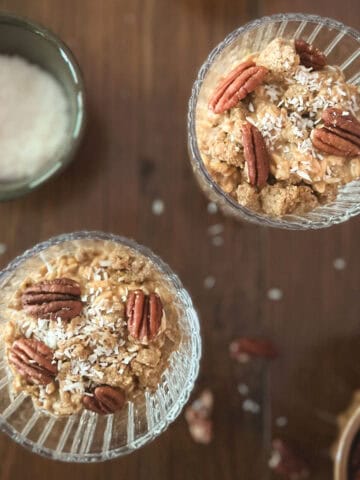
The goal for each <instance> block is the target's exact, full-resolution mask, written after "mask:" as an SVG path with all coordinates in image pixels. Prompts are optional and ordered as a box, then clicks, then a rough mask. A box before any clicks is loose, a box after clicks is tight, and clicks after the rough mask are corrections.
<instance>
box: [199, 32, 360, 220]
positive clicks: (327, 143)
mask: <svg viewBox="0 0 360 480" xmlns="http://www.w3.org/2000/svg"><path fill="white" fill-rule="evenodd" d="M232 55H233V54H232ZM232 58H233V57H232ZM224 73H225V75H224V76H223V78H222V79H221V78H220V80H219V77H218V76H217V78H216V81H217V82H218V83H217V84H216V81H215V82H214V84H215V87H214V86H210V85H206V86H204V93H203V94H202V95H201V96H200V99H199V102H198V105H197V118H196V120H197V137H198V144H199V149H200V152H201V155H202V158H203V161H204V164H205V166H206V168H207V169H208V171H209V173H210V174H211V176H212V177H213V179H214V181H215V182H217V183H218V184H219V186H220V187H221V188H222V190H223V191H224V192H226V193H227V194H229V195H231V196H232V197H233V198H234V199H236V200H237V201H238V203H239V204H241V205H243V206H245V207H247V208H249V209H251V210H254V211H257V212H262V213H265V214H267V215H269V216H274V217H278V216H283V215H286V214H289V213H304V212H306V211H310V210H312V209H314V208H315V207H317V206H318V205H321V204H324V203H327V202H329V201H331V200H333V199H335V198H336V195H337V192H338V187H339V186H341V185H343V184H345V183H348V182H350V181H352V180H354V179H357V178H359V177H360V122H359V119H360V91H359V88H357V87H356V86H355V85H351V84H349V83H346V81H345V78H344V75H343V73H342V72H341V70H340V69H339V68H338V67H336V66H330V65H327V61H326V57H325V55H324V54H323V53H322V52H321V51H319V50H318V49H316V48H315V47H313V46H311V45H309V44H308V43H306V42H304V41H303V40H296V41H294V40H287V39H284V38H276V39H275V40H273V41H272V42H271V43H269V45H268V46H267V47H266V48H264V50H262V51H260V52H258V53H256V54H252V55H250V56H248V57H246V58H238V59H237V60H235V61H234V62H232V64H231V65H230V67H229V72H227V71H226V72H224Z"/></svg>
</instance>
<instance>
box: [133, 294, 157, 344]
mask: <svg viewBox="0 0 360 480" xmlns="http://www.w3.org/2000/svg"><path fill="white" fill-rule="evenodd" d="M162 313H163V306H162V303H161V300H160V297H159V296H158V295H157V294H156V293H150V295H145V293H144V292H143V291H142V290H134V291H133V292H130V293H129V296H128V298H127V302H126V316H127V319H128V330H129V333H130V335H131V336H133V337H134V338H136V339H138V340H140V342H144V343H147V342H148V341H149V340H152V339H153V338H154V337H155V336H156V335H157V333H158V331H159V329H160V326H161V317H162Z"/></svg>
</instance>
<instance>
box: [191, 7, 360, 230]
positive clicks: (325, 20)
mask: <svg viewBox="0 0 360 480" xmlns="http://www.w3.org/2000/svg"><path fill="white" fill-rule="evenodd" d="M282 21H308V22H312V23H317V24H322V25H325V26H328V27H330V28H333V29H337V30H339V31H343V32H345V34H346V35H349V36H350V37H352V38H354V40H356V41H357V42H359V43H360V32H359V31H357V30H356V29H354V28H352V27H349V26H347V25H345V24H344V23H342V22H340V21H338V20H335V19H333V18H329V17H322V16H320V15H313V14H307V13H277V14H274V15H268V16H264V17H260V18H256V19H254V20H251V21H249V22H247V23H246V24H244V25H242V26H240V27H238V28H236V29H235V30H233V31H232V32H230V33H229V34H227V35H226V37H225V38H224V39H223V40H222V41H221V42H219V43H218V44H217V45H216V46H215V47H214V48H213V49H212V50H211V52H210V53H209V55H208V56H207V58H206V59H205V61H204V62H203V63H202V65H201V67H200V69H199V71H198V73H197V76H196V79H195V81H194V83H193V86H192V90H191V96H190V99H189V102H188V114H187V137H188V148H189V150H190V155H191V161H193V162H194V163H195V164H196V166H197V167H198V168H199V173H200V175H201V176H202V178H203V179H204V180H205V182H206V183H207V185H209V187H210V188H211V190H212V191H214V193H215V195H216V197H217V198H218V200H219V201H220V200H221V199H224V200H225V203H226V206H227V207H229V208H230V209H231V211H232V213H236V214H239V215H240V216H241V217H242V219H243V220H247V221H250V222H252V223H255V224H258V225H260V224H261V225H264V226H268V227H274V228H281V229H289V230H292V229H296V230H298V229H301V230H311V229H318V228H326V227H330V226H332V225H336V224H338V223H342V222H344V221H346V220H349V219H350V218H351V217H353V216H355V215H358V214H359V213H360V211H359V210H355V211H352V210H351V211H347V212H346V213H344V212H343V213H342V214H341V215H337V217H336V218H335V219H332V220H331V221H329V222H326V223H325V222H317V221H315V220H309V219H306V222H307V225H306V226H305V225H303V226H301V227H299V224H298V223H295V222H292V221H291V220H289V217H291V214H289V215H286V216H284V217H278V218H277V217H274V218H272V217H270V216H267V215H265V214H261V213H258V212H255V211H254V210H251V209H249V208H246V207H244V206H242V205H240V204H239V203H238V202H236V201H235V200H234V199H233V198H232V197H231V196H230V195H228V194H227V193H226V192H224V191H223V190H222V189H221V187H220V186H219V185H218V184H217V182H215V181H214V180H213V179H212V177H211V175H210V173H209V172H208V171H207V169H206V167H205V165H204V162H203V159H202V156H201V154H200V149H199V146H198V141H197V134H196V106H197V102H198V98H199V94H200V91H201V87H202V84H203V82H204V80H205V77H206V75H207V73H208V71H209V69H210V68H211V66H212V63H213V62H214V61H215V59H216V57H218V56H219V55H220V54H221V53H222V52H223V51H224V49H225V48H226V47H228V46H229V45H230V44H231V43H232V42H233V41H234V40H235V39H236V38H238V37H239V36H240V35H241V34H243V33H245V32H247V31H250V30H253V29H255V28H256V27H259V26H262V25H264V24H269V23H276V22H282ZM355 182H356V183H359V185H360V180H355V181H354V182H352V183H355ZM345 186H346V185H345ZM345 186H344V187H345ZM330 205H332V203H329V204H327V205H326V206H330ZM317 208H321V206H320V207H317ZM316 210H317V209H315V210H313V211H312V212H316ZM309 213H311V212H309ZM299 217H301V215H299Z"/></svg>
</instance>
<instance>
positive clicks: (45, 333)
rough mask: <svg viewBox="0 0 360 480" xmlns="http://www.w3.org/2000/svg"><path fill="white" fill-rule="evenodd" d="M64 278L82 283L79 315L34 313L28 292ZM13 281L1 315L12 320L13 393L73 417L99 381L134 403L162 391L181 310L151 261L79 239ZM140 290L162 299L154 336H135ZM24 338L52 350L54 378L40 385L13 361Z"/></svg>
mask: <svg viewBox="0 0 360 480" xmlns="http://www.w3.org/2000/svg"><path fill="white" fill-rule="evenodd" d="M56 248H57V249H59V247H56ZM20 270H21V269H20ZM59 278H66V279H70V280H72V281H75V282H76V283H77V284H78V285H79V286H80V290H81V302H82V310H81V312H80V314H78V315H77V316H76V317H75V318H72V319H69V320H63V319H61V318H54V319H49V318H46V317H47V315H44V316H45V318H42V317H41V316H40V317H39V316H34V315H33V312H31V310H30V311H29V310H28V309H26V308H25V307H24V300H23V299H24V292H25V291H28V290H29V286H34V285H38V284H39V282H42V283H40V285H43V282H44V281H45V284H46V282H48V281H52V280H54V279H59ZM14 284H15V291H11V289H10V291H9V292H7V295H8V298H9V302H8V305H7V308H6V311H5V313H3V312H2V315H6V316H7V317H6V318H8V319H9V321H8V323H7V324H6V325H5V327H4V329H3V339H4V340H5V346H6V352H7V359H8V364H9V367H10V371H11V373H12V375H13V381H12V384H11V385H12V386H11V389H12V392H13V393H15V394H16V393H18V392H20V391H25V392H27V393H28V394H30V395H31V396H32V398H33V401H34V403H35V405H36V406H37V407H40V408H42V409H45V410H48V411H50V412H52V413H55V414H57V415H69V414H72V413H75V412H77V411H79V410H81V409H82V408H83V399H84V398H85V397H86V396H88V397H92V395H93V392H94V389H95V388H96V387H97V386H104V385H106V386H111V387H114V388H115V389H116V390H117V391H120V392H122V393H121V394H123V395H124V397H125V398H126V399H130V400H131V399H133V398H134V397H135V396H136V395H137V394H138V393H139V392H143V391H144V390H146V389H149V390H154V389H156V387H157V386H158V384H159V383H160V381H161V376H162V374H163V372H164V370H165V369H166V367H167V364H168V359H169V356H170V354H171V352H172V351H173V350H174V349H176V348H177V346H178V344H179V341H180V333H179V327H178V323H177V321H178V316H179V310H178V307H177V306H176V302H175V293H174V291H172V287H171V286H170V285H169V284H168V283H167V281H165V280H164V277H163V274H162V273H161V272H160V271H159V270H158V269H157V268H156V267H155V266H154V264H153V263H152V262H151V261H150V260H148V259H146V258H145V257H143V256H141V255H140V254H138V253H136V252H134V251H133V250H131V249H129V248H127V247H124V246H121V245H118V244H116V243H113V242H108V241H92V242H90V241H81V240H78V241H74V242H72V248H71V253H64V250H62V251H61V249H60V250H59V251H56V250H55V251H54V252H53V253H52V252H51V249H50V250H49V251H45V252H43V253H42V254H41V261H37V263H35V264H34V265H30V266H29V265H28V266H27V275H26V276H24V278H20V280H19V281H18V282H17V283H16V282H15V283H14ZM138 290H142V291H143V292H144V294H145V296H146V295H148V294H152V295H156V298H158V299H160V301H161V304H162V312H161V317H160V318H161V321H160V326H159V329H158V331H157V332H156V335H155V336H154V337H153V338H151V339H147V338H141V336H140V338H134V337H132V336H131V335H130V333H129V329H128V321H129V319H128V318H127V312H126V304H127V300H128V297H129V295H130V293H131V292H133V291H138ZM32 295H33V294H32ZM38 298H40V299H41V300H43V297H38ZM54 298H55V297H54ZM69 298H70V297H69ZM71 301H72V300H71ZM36 308H38V306H36ZM65 311H66V310H64V312H65ZM29 312H30V313H29ZM24 338H26V339H35V340H38V341H41V342H42V343H43V344H45V345H46V346H47V347H48V348H50V349H51V352H52V355H53V357H52V358H53V360H52V364H53V365H55V366H56V368H57V374H56V376H54V378H53V379H52V381H51V382H49V383H47V384H44V385H38V384H35V383H34V382H32V381H31V378H30V379H29V378H28V377H27V376H26V375H22V374H19V371H18V369H17V368H16V366H14V364H13V363H12V362H11V359H10V357H11V349H12V348H13V344H14V341H16V340H18V339H24ZM32 363H34V361H32ZM30 364H31V361H30ZM90 400H91V398H90ZM90 409H91V408H90ZM102 413H104V412H102ZM107 413H109V412H107ZM110 413H111V412H110Z"/></svg>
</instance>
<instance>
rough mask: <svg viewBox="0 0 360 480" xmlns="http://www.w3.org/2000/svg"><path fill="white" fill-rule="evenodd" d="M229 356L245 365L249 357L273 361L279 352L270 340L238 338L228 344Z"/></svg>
mask: <svg viewBox="0 0 360 480" xmlns="http://www.w3.org/2000/svg"><path fill="white" fill-rule="evenodd" d="M229 350H230V355H231V356H232V357H233V358H234V359H235V360H238V361H239V362H242V363H246V362H247V361H249V359H250V357H259V358H267V359H270V360H273V359H275V358H277V357H278V355H279V352H278V351H277V349H276V347H275V345H274V344H273V343H272V342H270V340H265V339H263V338H252V337H239V338H237V339H236V340H234V341H232V342H231V343H230V347H229Z"/></svg>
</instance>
